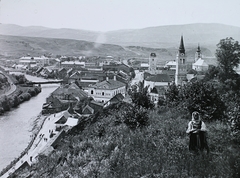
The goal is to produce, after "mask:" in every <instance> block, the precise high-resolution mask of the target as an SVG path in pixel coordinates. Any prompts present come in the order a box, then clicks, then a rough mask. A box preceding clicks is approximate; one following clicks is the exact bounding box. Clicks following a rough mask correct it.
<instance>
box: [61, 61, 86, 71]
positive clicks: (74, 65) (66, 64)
mask: <svg viewBox="0 0 240 178" xmlns="http://www.w3.org/2000/svg"><path fill="white" fill-rule="evenodd" d="M60 66H61V68H66V69H71V68H73V69H78V70H80V69H81V68H84V67H85V62H79V61H64V62H61V64H60Z"/></svg>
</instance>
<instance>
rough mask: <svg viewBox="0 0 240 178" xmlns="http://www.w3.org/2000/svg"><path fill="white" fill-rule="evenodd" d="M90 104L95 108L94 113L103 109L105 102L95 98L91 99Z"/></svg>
mask: <svg viewBox="0 0 240 178" xmlns="http://www.w3.org/2000/svg"><path fill="white" fill-rule="evenodd" d="M89 106H90V107H91V108H93V110H94V113H96V112H99V111H102V110H103V103H99V102H96V101H94V100H92V101H90V103H89Z"/></svg>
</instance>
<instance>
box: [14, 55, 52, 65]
mask: <svg viewBox="0 0 240 178" xmlns="http://www.w3.org/2000/svg"><path fill="white" fill-rule="evenodd" d="M19 60H20V61H21V62H23V61H34V62H36V63H37V64H39V65H40V66H46V65H49V58H48V57H45V56H41V57H31V56H26V57H25V56H24V57H21V58H20V59H19Z"/></svg>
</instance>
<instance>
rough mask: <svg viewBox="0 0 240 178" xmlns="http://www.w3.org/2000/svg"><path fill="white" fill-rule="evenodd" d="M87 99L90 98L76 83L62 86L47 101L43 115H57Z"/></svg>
mask: <svg viewBox="0 0 240 178" xmlns="http://www.w3.org/2000/svg"><path fill="white" fill-rule="evenodd" d="M86 98H88V96H87V93H86V92H84V91H83V90H82V89H80V88H79V87H78V86H77V85H76V84H74V83H72V84H67V85H65V86H60V87H58V88H57V89H56V90H55V91H53V92H52V93H51V95H50V96H49V97H48V98H47V99H46V100H47V101H46V103H45V104H44V105H43V110H42V113H55V112H60V111H63V110H66V109H69V108H73V107H74V106H75V105H76V104H77V103H78V102H79V101H82V100H85V99H86Z"/></svg>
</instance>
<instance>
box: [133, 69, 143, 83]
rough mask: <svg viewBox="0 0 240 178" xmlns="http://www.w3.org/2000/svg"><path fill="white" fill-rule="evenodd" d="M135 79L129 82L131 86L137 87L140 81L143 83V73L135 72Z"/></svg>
mask: <svg viewBox="0 0 240 178" xmlns="http://www.w3.org/2000/svg"><path fill="white" fill-rule="evenodd" d="M135 74H136V76H135V78H134V79H132V81H131V86H133V85H137V84H138V83H139V82H140V81H143V72H140V71H139V70H135Z"/></svg>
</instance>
